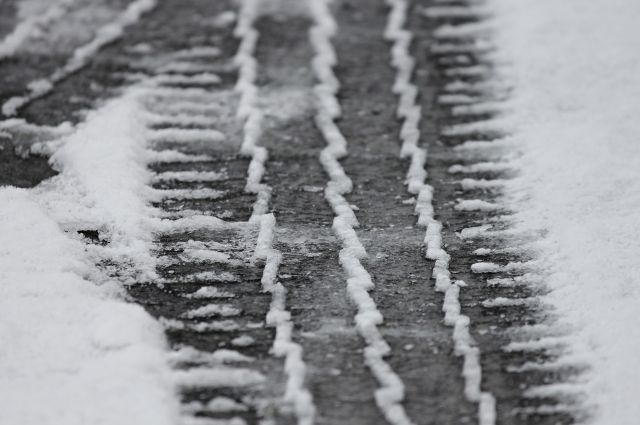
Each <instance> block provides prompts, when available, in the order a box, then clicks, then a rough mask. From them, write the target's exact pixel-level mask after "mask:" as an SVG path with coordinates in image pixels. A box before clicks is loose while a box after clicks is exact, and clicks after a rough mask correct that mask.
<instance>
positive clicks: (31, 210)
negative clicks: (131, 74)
mask: <svg viewBox="0 0 640 425" xmlns="http://www.w3.org/2000/svg"><path fill="white" fill-rule="evenodd" d="M138 108H139V105H138V97H137V95H136V93H131V94H128V95H126V96H124V97H123V98H120V99H116V100H114V101H111V102H109V103H107V104H106V105H105V106H103V107H102V108H100V109H98V110H97V111H95V112H93V113H91V114H90V115H89V116H88V118H87V121H86V122H85V123H83V124H81V125H79V126H78V128H77V129H76V130H75V131H74V132H73V133H72V134H71V135H70V136H68V137H66V138H65V143H64V144H62V146H61V147H59V148H57V150H56V152H55V153H54V155H53V157H52V162H53V163H54V164H55V166H56V167H57V168H58V169H59V170H60V172H61V173H60V174H59V175H58V176H56V177H54V178H52V179H49V180H47V181H45V182H44V183H43V184H41V185H39V186H37V187H36V188H34V189H28V190H26V189H16V188H10V187H4V188H0V247H2V248H0V344H2V346H3V347H4V349H3V350H2V352H1V353H0V381H1V382H3V385H2V390H0V400H1V401H0V423H7V424H8V423H21V424H25V425H30V424H34V425H35V424H39V425H42V424H52V425H53V424H60V423H64V424H67V425H75V424H78V425H80V424H87V423H92V424H113V425H122V424H131V425H133V424H136V425H140V424H149V425H151V424H153V425H158V424H167V425H169V424H175V423H177V421H178V418H179V404H178V398H177V394H176V388H175V383H174V381H173V378H172V375H171V370H170V366H169V363H168V358H167V357H168V356H167V352H168V351H167V346H166V341H165V336H164V332H163V329H162V327H161V325H160V324H159V323H157V322H156V321H155V320H153V319H152V318H151V317H150V316H149V315H148V314H147V313H146V312H145V311H144V309H143V308H142V307H140V306H137V305H134V304H131V303H126V302H125V301H124V292H123V290H122V287H121V283H122V282H118V283H116V282H115V281H113V280H111V279H109V278H108V277H107V276H106V275H105V274H104V273H100V272H98V270H97V269H96V267H95V264H96V263H98V262H99V261H100V260H107V261H110V262H112V263H113V264H118V263H120V264H122V263H125V264H126V265H127V270H132V271H133V273H131V276H130V277H131V278H133V277H137V278H144V277H151V276H153V273H154V263H153V261H152V256H151V255H150V253H149V250H150V243H151V236H152V230H153V229H152V223H153V216H154V211H153V209H151V208H150V207H149V206H148V201H149V200H150V199H151V197H152V196H153V192H152V191H151V190H150V189H149V188H148V187H147V185H146V184H147V182H148V181H149V180H150V175H149V174H148V172H147V170H146V157H147V151H146V149H145V133H144V131H145V128H144V122H143V120H142V119H141V114H140V112H139V109H138ZM78 230H97V231H99V234H100V238H101V239H103V240H104V241H108V242H109V243H108V244H107V245H106V246H101V245H100V244H96V245H87V244H85V241H81V240H80V235H79V234H78V233H77V231H78ZM124 394H126V396H124Z"/></svg>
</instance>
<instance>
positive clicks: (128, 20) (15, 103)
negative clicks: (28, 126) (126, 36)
mask: <svg viewBox="0 0 640 425" xmlns="http://www.w3.org/2000/svg"><path fill="white" fill-rule="evenodd" d="M67 3H68V2H67ZM155 6H156V0H135V1H133V2H132V3H130V4H129V6H127V8H126V9H125V10H124V11H123V12H122V13H120V15H118V16H117V17H116V19H115V20H114V21H112V22H109V23H108V24H106V25H104V26H103V27H101V28H99V29H98V30H97V31H96V35H95V37H94V38H93V39H92V40H91V41H90V42H88V43H86V44H84V45H82V46H80V47H78V48H77V49H75V50H74V52H73V54H72V56H71V57H70V58H69V60H68V61H67V62H66V63H65V65H64V66H63V67H61V68H59V69H57V70H56V71H55V72H54V73H53V74H51V75H50V76H49V77H48V78H45V79H41V80H35V81H32V82H31V83H29V93H28V94H26V95H24V96H16V97H12V98H10V99H9V100H7V101H6V102H4V104H3V105H2V113H3V114H4V115H6V116H13V115H16V114H17V112H18V110H19V109H20V108H22V107H24V106H25V105H27V104H28V103H30V102H32V101H33V100H35V99H38V98H40V97H42V96H45V95H47V94H48V93H50V92H51V91H52V90H53V88H54V87H55V85H56V84H57V83H58V82H60V81H62V80H63V79H65V78H66V77H68V76H69V75H71V74H73V73H74V72H77V71H78V70H80V69H82V68H84V67H85V66H86V65H87V64H88V63H89V61H90V60H91V58H92V57H93V56H94V55H95V54H96V53H97V52H98V51H99V50H100V49H102V48H103V47H104V46H106V45H107V44H109V43H112V42H114V41H115V40H117V39H118V38H120V37H121V36H122V35H123V33H124V29H125V28H126V27H127V26H129V25H131V24H133V23H135V22H137V21H138V20H139V19H140V17H141V16H142V14H144V13H146V12H148V11H150V10H151V9H153V8H154V7H155ZM60 13H64V12H60ZM36 19H38V18H36ZM12 49H13V47H10V48H8V49H7V51H8V53H13V50H12Z"/></svg>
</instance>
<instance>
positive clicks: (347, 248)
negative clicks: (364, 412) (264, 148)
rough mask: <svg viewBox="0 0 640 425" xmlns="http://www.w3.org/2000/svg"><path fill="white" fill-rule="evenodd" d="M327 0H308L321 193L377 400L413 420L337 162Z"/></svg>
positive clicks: (403, 422) (397, 422)
mask: <svg viewBox="0 0 640 425" xmlns="http://www.w3.org/2000/svg"><path fill="white" fill-rule="evenodd" d="M329 2H330V0H317V1H313V2H309V7H310V10H311V17H312V19H313V22H314V25H313V27H312V28H311V30H310V33H309V37H310V41H311V44H312V46H313V48H314V50H315V56H314V58H313V62H312V66H313V70H314V73H315V76H316V78H317V80H318V84H317V85H316V86H315V88H314V91H315V94H316V97H317V114H316V116H315V122H316V126H317V127H318V129H319V130H320V132H321V133H322V136H323V138H324V139H325V140H326V142H327V146H326V147H325V148H324V149H323V150H322V152H321V153H320V162H321V164H322V166H323V168H324V170H325V172H326V173H327V174H328V176H329V181H328V182H327V186H326V188H325V198H326V199H327V201H328V202H329V204H330V205H331V207H332V209H333V211H334V214H335V218H334V220H333V231H334V233H335V234H336V236H337V237H338V238H339V239H340V240H341V241H342V249H341V250H340V254H339V257H340V264H341V265H342V268H343V270H344V271H345V273H346V274H347V276H348V278H347V290H348V293H349V296H350V297H351V298H352V300H353V301H354V303H355V304H356V306H357V310H358V312H357V314H356V316H355V322H356V328H357V330H358V333H359V334H360V336H361V337H362V338H363V339H364V340H365V343H366V346H365V349H364V361H365V364H366V365H367V366H368V367H369V369H370V370H371V372H372V374H373V375H374V377H375V378H376V380H377V381H378V384H379V388H378V389H376V391H375V399H376V404H377V406H378V408H379V409H380V411H381V412H382V414H383V415H384V416H385V418H386V420H387V421H388V422H389V423H391V424H393V425H412V424H413V422H412V421H411V419H410V418H409V417H408V416H407V414H406V412H405V409H404V406H403V405H402V402H403V400H404V393H405V387H404V383H403V382H402V380H401V379H400V377H399V376H398V375H397V374H396V373H395V372H394V371H393V370H392V369H391V367H390V366H389V364H388V363H387V362H386V361H385V360H384V357H385V356H388V355H389V354H390V352H391V348H390V347H389V345H388V344H387V342H386V341H385V340H384V337H383V336H382V334H381V333H380V330H379V329H378V325H380V324H382V322H383V320H384V319H383V317H382V314H381V313H380V311H379V310H378V308H377V307H376V304H375V302H374V301H373V298H372V297H371V295H370V294H369V291H370V290H372V289H373V287H374V283H373V281H372V279H371V276H370V275H369V273H368V272H367V270H366V269H365V268H364V267H363V265H362V263H361V260H362V259H364V258H366V257H367V252H366V250H365V249H364V247H363V245H362V243H361V242H360V240H359V239H358V235H357V234H356V232H355V230H354V227H357V226H358V221H357V219H356V217H355V215H354V213H353V210H352V208H351V207H350V205H349V204H348V203H347V201H346V200H345V198H344V195H345V194H347V193H349V192H351V190H352V186H353V185H352V182H351V179H350V178H349V177H348V176H347V175H346V173H345V171H344V169H343V168H342V166H341V165H340V162H339V159H340V158H342V157H344V156H345V155H347V141H346V140H345V138H344V136H343V135H342V133H341V132H340V129H339V128H338V126H337V125H336V124H335V121H334V120H335V119H337V118H338V117H339V116H340V104H339V101H338V99H337V97H336V94H337V92H338V89H339V86H340V83H339V81H338V79H337V77H336V76H335V74H334V72H333V67H334V66H335V65H336V64H337V58H336V53H335V50H334V47H333V44H332V42H331V38H332V37H333V36H334V35H335V33H336V31H337V24H336V22H335V20H334V18H333V15H332V13H331V11H330V8H329Z"/></svg>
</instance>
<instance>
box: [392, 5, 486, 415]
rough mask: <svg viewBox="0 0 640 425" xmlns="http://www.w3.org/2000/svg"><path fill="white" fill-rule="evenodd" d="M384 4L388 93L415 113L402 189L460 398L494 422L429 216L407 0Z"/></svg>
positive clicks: (405, 133)
mask: <svg viewBox="0 0 640 425" xmlns="http://www.w3.org/2000/svg"><path fill="white" fill-rule="evenodd" d="M387 4H388V5H389V6H390V7H391V9H390V12H389V18H388V21H387V27H386V29H385V34H384V36H385V38H386V39H388V40H390V41H392V42H393V45H392V48H391V56H392V58H391V65H392V66H394V67H395V68H396V70H397V77H396V78H397V79H396V82H395V84H394V87H393V91H394V93H396V94H398V96H399V102H398V104H399V105H400V106H399V109H400V108H402V109H403V110H406V111H415V112H414V115H412V114H404V117H403V118H404V123H403V127H402V131H401V133H400V138H401V139H402V148H401V151H400V156H401V157H403V158H407V157H409V158H410V159H411V165H410V167H409V170H408V172H407V179H406V184H407V188H408V191H409V192H410V193H411V194H413V195H417V201H416V206H415V213H416V215H417V216H418V224H419V225H421V226H426V228H427V232H426V235H425V243H426V245H427V258H429V259H431V260H434V261H435V264H434V268H433V272H432V278H433V279H434V280H435V286H436V289H437V290H438V291H441V292H444V293H445V298H444V303H443V307H442V309H443V311H444V313H445V324H447V325H448V326H453V328H454V330H453V341H454V347H455V354H456V355H458V356H461V357H463V359H464V365H463V370H462V375H463V377H464V380H465V396H466V398H467V399H468V400H469V401H472V402H476V403H478V421H479V424H480V425H494V424H495V421H496V407H495V397H494V396H493V395H492V394H491V393H489V392H483V391H482V390H481V388H480V384H481V380H482V369H481V366H480V350H479V349H478V348H477V347H475V346H474V343H473V339H472V338H471V336H470V334H469V323H470V319H469V317H467V316H465V315H463V314H461V306H460V300H459V293H460V288H461V287H463V286H465V284H464V282H462V281H457V282H455V283H452V282H451V278H450V272H449V258H450V257H449V254H447V252H446V251H445V250H444V249H443V247H442V245H443V244H442V224H441V223H440V222H439V221H437V220H436V219H435V218H434V211H433V205H432V194H433V187H431V186H430V185H428V184H427V183H425V180H426V178H427V172H426V170H425V164H426V159H427V151H426V150H425V149H423V148H420V147H418V144H417V142H418V140H419V137H420V129H419V123H420V111H419V106H418V105H417V104H415V101H416V98H415V96H414V95H413V93H414V92H415V91H417V88H416V87H415V85H414V84H412V82H411V75H412V73H411V72H410V70H411V69H412V68H413V65H414V60H413V58H412V57H411V55H410V53H409V43H407V40H408V39H410V35H409V36H408V35H407V31H406V30H404V26H405V22H406V19H407V9H408V3H407V1H406V0H387ZM426 11H427V13H429V16H431V17H433V16H436V17H460V16H465V17H466V16H468V14H469V13H470V11H469V10H468V9H467V8H464V9H461V8H454V7H443V6H439V7H432V8H428V9H426ZM477 12H478V11H477V10H472V13H473V14H474V16H475V15H476V14H477ZM407 98H411V99H412V102H413V103H412V104H405V102H406V99H407ZM401 116H402V115H401Z"/></svg>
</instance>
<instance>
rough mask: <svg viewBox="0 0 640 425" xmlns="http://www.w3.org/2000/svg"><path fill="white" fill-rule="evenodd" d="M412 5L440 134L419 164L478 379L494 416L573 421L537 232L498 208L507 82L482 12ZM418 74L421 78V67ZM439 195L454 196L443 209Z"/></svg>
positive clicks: (508, 149) (569, 370)
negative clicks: (517, 225)
mask: <svg viewBox="0 0 640 425" xmlns="http://www.w3.org/2000/svg"><path fill="white" fill-rule="evenodd" d="M416 10H417V11H419V12H420V13H416V14H415V19H414V23H413V25H412V26H413V27H414V28H416V31H418V32H419V33H420V34H421V37H420V45H419V49H421V51H423V52H426V54H425V56H424V57H425V60H424V61H423V62H422V64H420V67H421V68H422V67H424V69H426V70H427V71H426V73H427V74H430V75H431V78H430V80H431V81H432V84H433V82H435V83H436V84H437V85H438V90H437V91H436V92H435V93H432V95H431V99H433V100H432V103H431V104H428V103H426V102H423V104H427V105H429V106H432V105H434V104H435V105H437V107H436V113H435V114H434V118H435V120H436V122H437V124H438V127H439V129H438V135H439V138H440V140H441V143H440V144H438V143H434V144H431V145H430V148H431V154H430V156H429V159H428V161H427V166H428V169H429V170H430V174H431V178H432V180H433V181H440V182H442V183H441V184H440V185H438V186H437V187H436V190H435V192H434V205H435V213H436V215H437V216H440V217H441V221H442V223H443V224H444V226H443V234H442V239H443V243H445V244H447V245H448V247H449V248H448V252H449V253H450V254H451V261H450V265H449V266H450V269H451V271H452V273H453V274H454V275H455V276H456V278H458V279H462V280H464V281H465V282H466V283H467V287H466V288H465V289H464V290H463V291H461V293H460V304H461V306H462V308H463V309H464V311H465V312H466V313H467V314H468V315H469V317H471V318H472V327H471V332H472V334H473V338H474V339H475V340H476V341H477V344H478V346H479V347H480V348H481V350H482V353H483V357H482V364H481V365H482V369H483V371H484V372H485V373H484V375H483V386H484V388H486V389H487V390H490V391H491V392H492V393H493V394H494V395H495V397H496V400H497V411H496V413H497V421H498V422H499V423H509V424H512V423H513V424H520V423H522V424H525V423H532V421H535V423H541V424H547V423H549V424H551V423H554V424H555V423H573V422H574V416H573V415H574V413H575V411H576V408H575V402H576V398H575V394H571V385H570V381H571V380H572V379H574V378H575V377H576V376H578V374H579V372H580V369H581V366H580V365H579V364H576V363H572V362H571V361H567V362H564V361H562V360H561V359H562V344H563V339H562V335H563V334H564V333H565V332H566V330H563V329H558V328H557V327H556V326H554V322H553V312H549V311H548V310H547V308H546V307H545V306H544V305H541V304H540V302H539V300H538V295H540V294H542V293H544V291H545V289H544V284H543V280H542V275H541V273H543V270H542V269H541V268H540V264H539V263H537V262H536V261H533V258H534V256H533V254H534V250H535V244H534V242H535V239H536V238H537V236H536V235H522V234H515V233H514V232H512V231H510V217H509V216H510V212H509V211H508V210H506V209H505V208H504V207H503V206H502V205H503V204H502V199H501V198H502V196H503V194H502V183H503V182H504V180H505V179H509V178H512V177H514V176H515V175H516V174H517V168H518V162H517V151H516V150H514V149H513V142H512V141H511V140H510V139H509V137H508V128H506V127H505V126H504V124H503V122H502V120H501V113H502V111H503V110H504V108H505V107H507V106H508V104H507V102H508V95H509V91H510V87H509V86H508V85H507V84H505V83H504V82H503V81H501V78H500V68H499V67H498V66H497V65H496V63H495V62H494V55H493V53H494V51H495V49H496V46H495V45H494V44H493V43H492V40H491V28H492V27H491V21H490V10H489V9H488V8H487V7H486V5H484V4H483V2H479V1H474V2H472V1H456V2H452V1H449V2H440V3H438V4H437V5H435V4H434V5H431V4H426V5H425V7H424V8H422V9H419V8H418V9H416ZM420 15H422V17H419V16H420ZM419 57H420V56H419ZM417 81H418V82H420V83H421V85H422V84H428V79H427V78H426V77H424V76H423V75H420V74H419V78H418V79H417ZM425 81H427V82H426V83H425ZM426 98H427V99H428V97H426ZM423 128H425V127H424V126H423ZM448 200H455V203H454V204H453V205H451V206H450V207H446V204H445V202H447V201H448ZM567 382H568V384H566V385H565V384H564V383H567Z"/></svg>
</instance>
